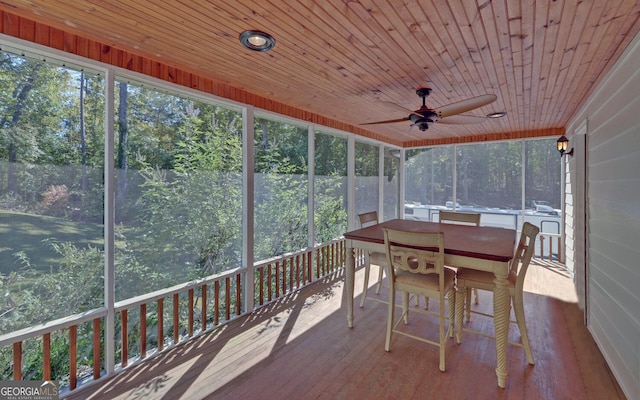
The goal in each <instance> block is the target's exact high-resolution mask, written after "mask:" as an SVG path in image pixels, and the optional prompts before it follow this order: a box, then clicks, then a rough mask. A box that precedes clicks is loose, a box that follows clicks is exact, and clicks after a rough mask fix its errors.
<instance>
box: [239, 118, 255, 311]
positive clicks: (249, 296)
mask: <svg viewBox="0 0 640 400" xmlns="http://www.w3.org/2000/svg"><path fill="white" fill-rule="evenodd" d="M242 121H243V122H242V164H243V166H242V211H243V212H242V215H243V219H242V237H243V238H244V240H243V243H242V264H243V265H245V266H246V271H247V273H246V275H245V282H244V289H245V290H244V296H243V300H244V304H245V310H246V312H247V313H248V312H251V311H252V310H253V309H254V307H255V304H254V300H253V299H254V291H255V289H254V288H255V282H254V281H255V273H254V269H253V265H254V263H253V244H254V242H253V231H254V187H255V184H254V170H255V168H254V155H253V137H254V123H253V121H254V108H253V107H252V106H249V107H245V108H243V109H242Z"/></svg>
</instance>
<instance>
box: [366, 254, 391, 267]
mask: <svg viewBox="0 0 640 400" xmlns="http://www.w3.org/2000/svg"><path fill="white" fill-rule="evenodd" d="M387 263H388V260H387V255H386V254H385V253H377V252H371V253H369V264H373V265H380V266H385V265H387Z"/></svg>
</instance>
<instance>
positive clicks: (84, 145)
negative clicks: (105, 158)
mask: <svg viewBox="0 0 640 400" xmlns="http://www.w3.org/2000/svg"><path fill="white" fill-rule="evenodd" d="M79 128H80V151H81V153H82V154H81V156H82V181H81V182H80V187H81V189H82V192H83V193H84V192H85V191H86V190H87V141H86V137H85V136H86V132H85V128H84V72H81V73H80V127H79Z"/></svg>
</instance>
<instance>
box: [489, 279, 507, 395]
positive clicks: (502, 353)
mask: <svg viewBox="0 0 640 400" xmlns="http://www.w3.org/2000/svg"><path fill="white" fill-rule="evenodd" d="M494 282H495V284H496V287H495V289H494V292H493V315H494V319H493V323H494V327H495V332H496V360H497V366H496V375H497V376H498V386H499V387H501V388H504V387H505V386H506V384H507V374H508V373H507V339H508V336H509V314H510V312H511V296H510V295H509V286H508V285H509V282H508V281H507V275H506V274H505V275H502V274H498V273H496V279H495V281H494Z"/></svg>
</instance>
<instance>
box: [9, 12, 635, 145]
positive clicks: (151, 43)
mask: <svg viewBox="0 0 640 400" xmlns="http://www.w3.org/2000/svg"><path fill="white" fill-rule="evenodd" d="M0 10H2V11H4V12H5V13H6V14H12V15H16V16H19V17H23V18H27V19H30V20H32V21H35V22H38V23H42V24H46V25H48V26H50V27H52V28H56V29H60V30H62V31H65V32H68V33H70V34H74V35H78V36H80V37H84V38H87V39H90V40H95V41H97V42H100V43H103V44H105V45H108V46H111V47H113V48H117V49H121V50H124V51H127V52H130V53H134V54H137V55H140V56H144V57H146V58H149V59H151V60H155V61H159V62H162V63H166V64H167V65H170V66H174V67H177V68H179V69H182V70H184V71H188V72H191V73H196V74H198V75H200V76H204V77H207V78H211V79H214V80H215V81H218V82H221V83H224V84H226V85H229V86H231V87H234V88H237V89H241V90H243V91H246V92H248V93H251V94H254V95H256V96H261V97H263V98H267V99H269V100H270V101H273V102H278V103H281V104H284V105H286V106H288V107H293V108H295V109H297V110H299V113H298V114H297V115H298V116H299V117H300V118H302V119H309V120H313V118H306V117H304V116H305V115H307V114H309V115H316V116H321V117H323V118H329V119H332V120H335V121H338V122H339V123H341V124H347V125H346V126H347V127H348V129H349V130H351V131H352V132H355V133H358V134H361V135H364V136H369V137H374V138H378V139H382V140H385V141H387V142H389V143H392V144H397V145H402V146H405V147H409V146H416V145H424V144H437V143H456V142H458V143H459V142H468V141H482V140H491V139H508V138H518V137H533V136H550V135H553V136H555V135H558V134H559V133H561V132H563V130H564V127H565V126H566V125H567V123H568V122H569V120H570V119H571V117H572V115H573V114H574V113H575V112H576V111H577V109H578V108H579V107H580V105H581V104H582V103H583V101H584V100H585V98H586V97H587V96H588V95H589V93H590V92H591V91H592V90H593V88H594V85H595V84H597V83H598V82H599V81H600V79H602V77H603V75H604V74H605V73H606V72H607V71H608V70H609V69H610V68H611V66H612V65H613V63H614V62H615V61H616V59H617V58H618V57H619V56H620V55H621V53H622V51H623V50H624V49H625V47H626V46H627V45H628V44H629V42H630V41H631V40H632V39H633V37H634V36H635V35H636V34H637V33H638V31H639V30H640V18H639V16H640V1H638V0H564V1H563V0H529V1H521V0H480V1H478V0H475V1H474V0H448V1H441V0H430V1H429V0H413V1H412V0H404V1H400V0H395V1H394V0H343V1H333V0H332V1H327V0H301V1H298V0H290V1H279V0H261V1H255V0H174V1H166V0H127V1H121V0H90V1H84V0H83V1H81V0H56V1H50V0H3V1H2V2H1V3H0ZM6 14H5V15H6ZM246 29H259V30H263V31H265V32H268V33H270V34H271V35H273V36H274V37H275V39H276V46H275V48H274V49H273V50H272V51H270V52H267V53H257V52H253V51H249V50H247V49H245V48H243V47H242V46H241V45H240V43H239V40H238V36H239V34H240V33H241V32H242V31H244V30H246ZM420 87H430V88H431V89H432V93H431V95H430V96H429V97H428V98H427V105H428V106H430V107H432V108H438V107H441V106H443V105H447V104H450V103H454V102H458V101H462V100H465V99H468V98H471V97H475V96H479V95H483V94H495V95H496V96H497V100H496V101H495V102H493V103H491V104H489V105H486V106H483V107H481V108H478V109H475V110H473V111H469V112H467V113H466V114H468V115H475V116H485V115H486V114H488V113H490V112H494V111H506V112H507V116H506V117H504V118H501V119H484V122H482V123H479V124H473V125H451V124H443V123H438V122H436V123H435V124H434V125H433V126H431V127H430V128H429V129H428V130H426V131H420V130H419V129H417V127H415V126H413V127H411V126H410V125H411V123H410V121H404V122H398V123H392V124H383V125H367V126H360V124H362V123H366V122H372V121H377V120H386V119H395V118H403V117H407V116H408V115H409V111H406V110H416V109H418V108H419V106H420V105H421V100H420V98H418V96H417V95H416V93H415V91H416V89H418V88H420ZM398 106H400V107H398ZM403 109H404V110H403ZM341 126H343V125H341Z"/></svg>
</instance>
